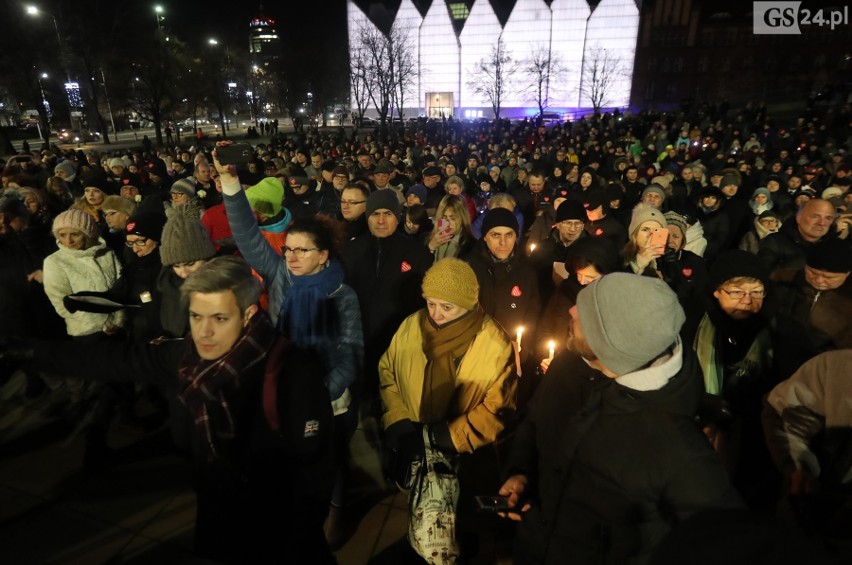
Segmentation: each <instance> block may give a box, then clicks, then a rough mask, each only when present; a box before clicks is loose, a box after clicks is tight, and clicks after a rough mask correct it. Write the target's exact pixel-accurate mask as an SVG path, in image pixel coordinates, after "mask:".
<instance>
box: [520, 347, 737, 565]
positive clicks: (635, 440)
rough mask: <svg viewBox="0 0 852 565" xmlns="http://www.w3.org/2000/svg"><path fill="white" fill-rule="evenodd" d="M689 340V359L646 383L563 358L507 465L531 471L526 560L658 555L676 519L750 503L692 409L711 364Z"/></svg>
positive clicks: (625, 559)
mask: <svg viewBox="0 0 852 565" xmlns="http://www.w3.org/2000/svg"><path fill="white" fill-rule="evenodd" d="M683 349H684V356H683V367H682V368H681V370H680V371H679V372H678V373H677V374H676V375H675V376H674V377H672V378H671V379H670V380H669V382H668V384H666V385H665V386H664V387H663V388H661V389H659V390H653V391H647V392H639V391H636V390H633V389H629V388H626V387H624V386H621V385H620V384H618V383H617V382H616V381H615V380H612V379H608V378H606V377H604V376H603V375H602V374H601V373H599V372H597V371H595V370H594V369H591V368H590V367H589V366H588V365H587V364H586V363H585V362H584V361H583V359H582V358H581V357H579V356H578V355H576V354H575V353H573V352H570V351H566V352H563V353H562V354H560V355H558V356H557V357H556V358H555V359H554V361H553V363H552V364H551V366H550V369H549V370H548V372H547V378H545V379H543V381H542V384H541V385H540V387H539V388H538V390H537V391H536V396H535V397H534V398H533V401H532V404H531V406H530V413H529V415H528V417H527V419H526V420H525V421H524V422H523V423H522V424H521V425H520V427H519V429H518V431H517V433H516V435H515V439H514V443H513V449H512V453H511V455H510V457H509V461H508V463H509V465H508V472H507V475H515V474H523V475H526V476H527V477H528V478H529V483H528V485H527V491H526V493H525V495H527V496H528V498H527V500H528V501H529V502H530V503H532V508H531V510H530V511H529V512H527V514H526V515H525V516H524V519H523V521H522V522H521V525H520V528H519V530H518V542H519V547H518V552H517V553H516V555H515V563H516V564H531V563H536V564H545V563H547V564H554V565H555V564H562V563H566V562H567V561H570V563H572V565H582V564H587V563H588V564H592V563H594V564H628V563H629V564H638V563H647V562H648V559H649V554H650V553H651V552H652V551H653V549H654V547H655V546H656V545H657V544H658V543H659V541H660V540H661V539H662V538H663V537H664V536H665V535H666V533H667V532H668V531H669V530H670V529H671V527H672V526H673V525H674V524H675V523H677V522H679V521H680V520H683V519H685V518H687V517H688V516H690V515H692V514H694V513H696V512H698V511H701V510H704V509H708V508H730V507H738V506H740V505H741V502H740V499H739V497H738V496H737V494H736V493H735V491H733V490H732V488H731V486H730V484H729V482H728V478H727V474H726V472H725V470H724V468H723V466H722V463H721V461H720V459H719V457H718V456H717V455H716V454H715V453H714V452H713V450H712V448H711V447H710V444H709V443H708V442H707V439H706V438H705V437H704V435H703V434H702V433H701V431H700V430H699V428H698V426H697V425H696V423H695V420H694V418H693V416H694V414H695V411H696V409H697V407H698V403H699V399H700V397H701V393H702V382H701V372H700V369H699V368H698V366H697V363H696V361H695V358H694V355H693V354H692V352H691V351H690V349H689V348H688V347H686V348H683ZM566 560H567V561H566Z"/></svg>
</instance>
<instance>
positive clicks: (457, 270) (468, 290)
mask: <svg viewBox="0 0 852 565" xmlns="http://www.w3.org/2000/svg"><path fill="white" fill-rule="evenodd" d="M423 297H424V298H425V297H429V298H437V299H439V300H446V301H447V302H451V303H453V304H455V305H456V306H461V307H462V308H465V309H467V310H473V309H474V308H476V303H477V302H478V301H479V283H478V282H477V281H476V275H475V274H474V273H473V269H471V268H470V265H468V264H467V263H465V262H464V261H462V260H461V259H455V258H452V257H447V258H445V259H441V260H440V261H438V262H437V263H435V264H434V265H432V267H431V268H430V269H429V270H428V271H426V275H425V276H424V277H423Z"/></svg>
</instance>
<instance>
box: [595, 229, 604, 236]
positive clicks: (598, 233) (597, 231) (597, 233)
mask: <svg viewBox="0 0 852 565" xmlns="http://www.w3.org/2000/svg"><path fill="white" fill-rule="evenodd" d="M595 235H603V230H602V229H601V228H598V229H596V230H595Z"/></svg>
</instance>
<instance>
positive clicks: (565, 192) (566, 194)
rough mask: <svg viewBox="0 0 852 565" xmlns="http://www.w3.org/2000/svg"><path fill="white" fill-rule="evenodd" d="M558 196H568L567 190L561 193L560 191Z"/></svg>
mask: <svg viewBox="0 0 852 565" xmlns="http://www.w3.org/2000/svg"><path fill="white" fill-rule="evenodd" d="M559 194H561V195H562V196H568V191H567V190H563V191H562V192H560V193H559Z"/></svg>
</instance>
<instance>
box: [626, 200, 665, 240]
mask: <svg viewBox="0 0 852 565" xmlns="http://www.w3.org/2000/svg"><path fill="white" fill-rule="evenodd" d="M650 221H654V222H657V223H658V224H660V226H661V227H666V226H667V225H668V224H667V223H666V217H665V216H664V215H663V213H662V212H661V211H660V210H657V209H656V208H654V207H653V206H648V205H647V204H642V203H639V204H637V205H636V207H635V208H633V215H632V216H631V217H630V227H629V228H627V233H628V234H630V235H632V234H633V233H634V232H635V231H636V230H638V229H639V226H641V225H642V224H644V223H645V222H650Z"/></svg>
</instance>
